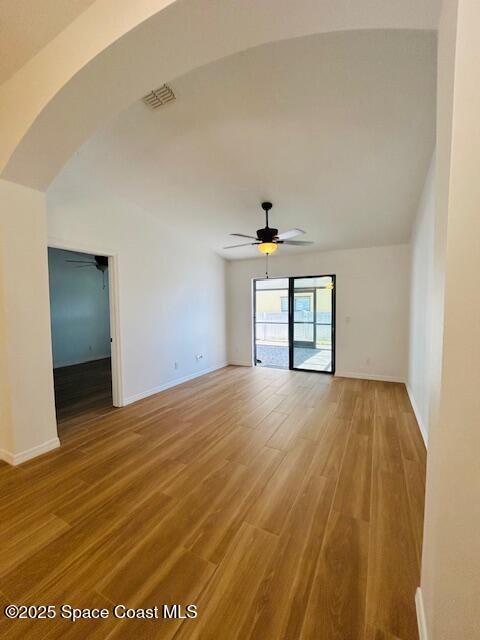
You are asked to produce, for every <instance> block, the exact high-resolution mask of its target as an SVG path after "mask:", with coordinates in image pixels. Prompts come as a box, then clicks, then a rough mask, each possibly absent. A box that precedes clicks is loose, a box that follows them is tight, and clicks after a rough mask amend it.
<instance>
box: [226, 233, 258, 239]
mask: <svg viewBox="0 0 480 640" xmlns="http://www.w3.org/2000/svg"><path fill="white" fill-rule="evenodd" d="M230 235H231V236H237V238H250V239H251V240H258V238H257V237H256V236H246V235H245V234H244V233H231V234H230Z"/></svg>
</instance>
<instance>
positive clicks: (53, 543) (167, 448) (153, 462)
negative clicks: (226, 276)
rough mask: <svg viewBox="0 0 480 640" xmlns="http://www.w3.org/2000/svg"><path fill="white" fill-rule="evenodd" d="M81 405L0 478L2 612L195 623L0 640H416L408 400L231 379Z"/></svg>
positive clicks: (417, 507) (9, 634) (343, 385)
mask: <svg viewBox="0 0 480 640" xmlns="http://www.w3.org/2000/svg"><path fill="white" fill-rule="evenodd" d="M64 383H65V384H66V381H65V380H64ZM80 405H81V406H80V407H79V406H78V403H77V407H76V411H73V410H71V409H69V410H67V409H65V411H64V412H63V413H61V414H60V428H59V432H60V437H61V441H62V447H61V448H60V449H58V450H56V451H53V452H51V453H49V454H46V455H44V456H42V457H40V458H37V459H35V460H32V461H30V462H27V463H25V464H24V465H21V466H20V467H17V468H12V467H9V466H8V465H5V464H0V536H1V540H2V544H3V545H4V546H3V548H2V551H3V553H2V554H1V557H0V604H1V605H2V608H3V606H4V604H6V603H9V602H13V603H15V604H17V605H19V604H53V605H56V606H57V607H59V606H60V605H61V604H64V603H66V604H70V605H72V606H75V607H78V608H83V607H90V608H91V607H106V608H108V609H111V608H112V606H113V605H114V604H125V605H127V606H128V607H132V608H139V607H154V606H155V605H157V606H160V605H161V604H163V603H166V604H169V605H171V604H173V603H177V604H180V605H182V606H183V608H184V607H185V606H186V605H189V604H195V605H197V608H198V617H197V618H196V619H176V620H171V619H157V620H141V619H129V620H117V619H114V618H112V616H110V617H109V618H108V619H106V620H80V621H77V622H75V623H73V622H71V621H68V620H64V619H61V618H60V617H56V618H55V619H53V620H15V621H10V620H8V619H6V618H5V616H4V615H0V637H2V638H4V639H5V640H13V639H20V638H21V639H22V640H24V639H27V640H28V639H38V638H42V639H43V638H45V639H54V638H62V639H77V638H78V639H83V638H87V637H88V638H89V639H90V638H93V639H104V638H105V639H106V638H112V639H113V638H117V639H118V638H128V639H130V638H132V639H142V638H149V639H150V638H162V639H164V638H167V639H171V638H174V639H175V640H197V639H198V640H206V639H211V640H230V639H232V640H233V639H238V640H250V639H252V640H253V639H255V640H287V639H288V640H296V639H298V640H381V639H385V638H395V639H396V640H417V638H418V636H417V627H416V618H415V604H414V595H415V589H416V587H417V586H418V584H419V579H420V578H419V565H420V553H421V542H422V540H421V537H422V522H423V499H424V491H425V480H424V478H425V449H424V446H423V442H422V439H421V436H420V433H419V430H418V427H417V425H416V422H415V418H414V415H413V413H412V410H411V407H410V404H409V401H408V397H407V395H406V391H405V388H404V386H403V385H397V384H390V383H381V382H372V381H364V380H351V379H346V378H332V377H329V376H324V375H321V374H316V373H311V374H308V373H303V372H291V371H280V370H274V369H265V368H263V369H262V368H256V369H249V368H243V367H227V368H225V369H222V370H219V371H217V372H215V373H212V374H209V375H207V376H204V377H202V378H197V379H196V380H193V381H191V382H188V383H186V384H184V385H181V386H178V387H175V388H173V389H170V390H168V391H166V392H163V393H160V394H158V395H156V396H152V397H150V398H147V399H145V400H142V401H140V402H138V403H136V404H134V405H130V406H128V407H125V408H123V409H113V408H112V407H108V406H106V405H103V406H102V404H101V403H100V404H96V403H93V405H90V406H89V405H88V403H87V404H85V405H82V403H80ZM183 610H184V609H183ZM160 614H161V611H160Z"/></svg>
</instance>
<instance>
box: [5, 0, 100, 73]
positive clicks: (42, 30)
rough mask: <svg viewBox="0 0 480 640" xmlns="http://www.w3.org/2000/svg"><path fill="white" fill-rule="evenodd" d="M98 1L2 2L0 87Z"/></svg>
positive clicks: (47, 0)
mask: <svg viewBox="0 0 480 640" xmlns="http://www.w3.org/2000/svg"><path fill="white" fill-rule="evenodd" d="M93 2H95V0H34V1H33V2H32V0H0V84H2V83H3V82H5V81H6V80H8V78H9V77H10V76H11V75H13V74H14V73H15V72H16V71H17V70H18V69H19V68H20V67H21V66H22V65H24V64H25V63H26V62H27V60H29V59H30V58H32V57H33V56H34V55H35V54H36V53H38V51H40V49H41V48H42V47H44V46H45V45H46V44H47V43H48V42H50V40H52V38H54V37H55V36H56V35H58V34H59V33H60V31H63V29H65V27H66V26H67V25H68V24H70V22H72V21H73V20H74V19H75V18H76V17H77V16H79V15H80V14H81V13H82V12H83V11H85V9H86V8H87V7H89V6H90V5H91V4H92V3H93Z"/></svg>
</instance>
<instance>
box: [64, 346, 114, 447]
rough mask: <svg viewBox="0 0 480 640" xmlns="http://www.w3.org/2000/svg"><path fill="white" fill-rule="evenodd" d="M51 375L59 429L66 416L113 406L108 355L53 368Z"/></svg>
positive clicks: (71, 416) (68, 417) (84, 414)
mask: <svg viewBox="0 0 480 640" xmlns="http://www.w3.org/2000/svg"><path fill="white" fill-rule="evenodd" d="M53 379H54V385H55V407H56V410H57V420H58V422H59V426H60V431H61V426H62V423H63V422H64V421H65V420H72V419H73V418H78V419H82V418H83V417H85V416H86V415H88V414H89V413H90V412H92V411H93V412H97V411H100V410H102V409H111V408H112V364H111V359H110V358H104V359H102V360H93V361H92V362H84V363H82V364H74V365H72V366H70V367H60V368H58V369H54V370H53ZM59 435H60V436H61V435H62V434H61V433H60V434H59Z"/></svg>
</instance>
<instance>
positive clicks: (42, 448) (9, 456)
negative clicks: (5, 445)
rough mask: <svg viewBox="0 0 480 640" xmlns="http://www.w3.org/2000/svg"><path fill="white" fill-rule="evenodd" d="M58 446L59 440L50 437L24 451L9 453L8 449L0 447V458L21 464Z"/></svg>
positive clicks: (10, 462) (14, 463)
mask: <svg viewBox="0 0 480 640" xmlns="http://www.w3.org/2000/svg"><path fill="white" fill-rule="evenodd" d="M59 446H60V440H59V439H58V438H52V439H51V440H47V442H43V443H42V444H38V445H37V446H36V447H32V448H31V449H27V450H26V451H22V452H20V453H11V452H10V451H6V450H5V449H0V459H1V460H4V461H5V462H8V464H12V465H17V464H21V463H22V462H26V461H27V460H30V459H31V458H36V457H37V456H41V455H42V454H43V453H48V451H51V450H52V449H56V448H57V447H59Z"/></svg>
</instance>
